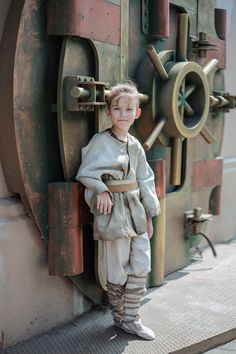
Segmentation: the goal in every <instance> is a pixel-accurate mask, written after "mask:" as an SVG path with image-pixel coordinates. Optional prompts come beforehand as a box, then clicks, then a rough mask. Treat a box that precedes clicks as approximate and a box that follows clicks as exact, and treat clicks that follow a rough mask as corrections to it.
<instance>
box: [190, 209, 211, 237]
mask: <svg viewBox="0 0 236 354" xmlns="http://www.w3.org/2000/svg"><path fill="white" fill-rule="evenodd" d="M211 219H212V214H202V209H201V208H195V209H194V210H189V211H186V212H185V213H184V227H185V229H189V230H188V231H189V232H188V235H195V234H199V233H200V232H202V226H203V223H204V222H206V221H209V220H211Z"/></svg>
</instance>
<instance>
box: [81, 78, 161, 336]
mask: <svg viewBox="0 0 236 354" xmlns="http://www.w3.org/2000/svg"><path fill="white" fill-rule="evenodd" d="M140 114H141V109H140V108H139V99H138V91H137V88H136V86H135V85H134V84H133V83H130V82H128V83H122V84H117V85H116V86H114V87H113V88H112V89H111V92H110V96H109V101H108V104H107V115H108V117H109V118H110V119H111V124H112V126H111V128H110V129H107V130H105V131H102V132H100V133H98V134H95V135H94V137H93V138H92V139H91V141H90V142H89V144H88V145H87V146H86V147H85V148H83V149H82V163H81V166H80V168H79V171H78V174H77V176H76V179H77V180H79V181H80V182H81V183H82V184H84V186H85V187H86V188H85V199H86V202H87V203H88V205H89V206H90V209H91V212H92V213H93V214H94V226H93V227H94V239H95V240H100V242H101V243H102V249H103V251H102V257H103V264H104V271H105V274H106V277H107V291H108V299H109V302H110V304H111V306H112V309H113V311H112V315H113V319H114V324H115V326H117V327H120V328H122V329H123V330H124V331H126V332H129V333H134V334H137V335H138V336H139V337H141V338H144V339H147V340H153V339H154V338H155V335H154V333H153V331H152V330H151V329H149V328H148V327H145V326H144V325H143V324H142V322H141V321H140V317H139V307H140V301H141V299H142V297H143V296H144V294H145V292H146V277H147V274H148V273H149V271H150V242H149V238H151V236H152V233H153V228H152V217H153V216H155V215H158V214H159V212H160V205H159V201H158V198H157V195H156V191H155V185H154V174H153V172H152V170H151V168H150V166H149V165H148V163H147V161H146V156H145V153H144V150H143V148H142V146H141V144H140V143H139V141H138V140H137V139H136V138H135V137H133V136H132V135H130V134H129V133H128V131H129V128H130V126H131V125H132V124H133V123H134V121H135V119H137V118H139V116H140Z"/></svg>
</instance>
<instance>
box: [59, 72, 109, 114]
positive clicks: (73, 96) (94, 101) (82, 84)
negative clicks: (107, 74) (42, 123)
mask: <svg viewBox="0 0 236 354" xmlns="http://www.w3.org/2000/svg"><path fill="white" fill-rule="evenodd" d="M106 87H107V83H104V82H100V81H94V78H93V77H87V76H67V77H65V79H64V94H65V98H66V107H67V110H68V111H70V112H77V111H94V109H95V106H105V104H106V100H105V91H106V90H105V89H106Z"/></svg>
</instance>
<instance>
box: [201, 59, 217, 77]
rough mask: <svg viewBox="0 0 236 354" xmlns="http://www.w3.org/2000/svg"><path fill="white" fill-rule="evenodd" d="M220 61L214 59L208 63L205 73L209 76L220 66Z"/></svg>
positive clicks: (204, 69)
mask: <svg viewBox="0 0 236 354" xmlns="http://www.w3.org/2000/svg"><path fill="white" fill-rule="evenodd" d="M218 63H219V60H218V59H212V60H210V61H209V63H207V65H206V66H205V67H204V68H203V71H204V73H205V75H206V76H208V75H209V74H210V73H211V72H212V71H213V70H214V69H215V68H216V67H217V65H218Z"/></svg>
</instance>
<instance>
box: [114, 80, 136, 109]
mask: <svg viewBox="0 0 236 354" xmlns="http://www.w3.org/2000/svg"><path fill="white" fill-rule="evenodd" d="M124 96H125V97H127V99H128V100H129V101H130V102H132V103H135V107H136V108H139V93H138V90H137V87H136V85H135V84H134V83H133V82H132V81H127V82H124V83H118V84H116V85H115V86H113V87H112V88H111V90H110V94H109V96H108V102H107V108H108V109H109V108H110V106H111V103H118V102H119V99H120V98H121V97H124Z"/></svg>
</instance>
